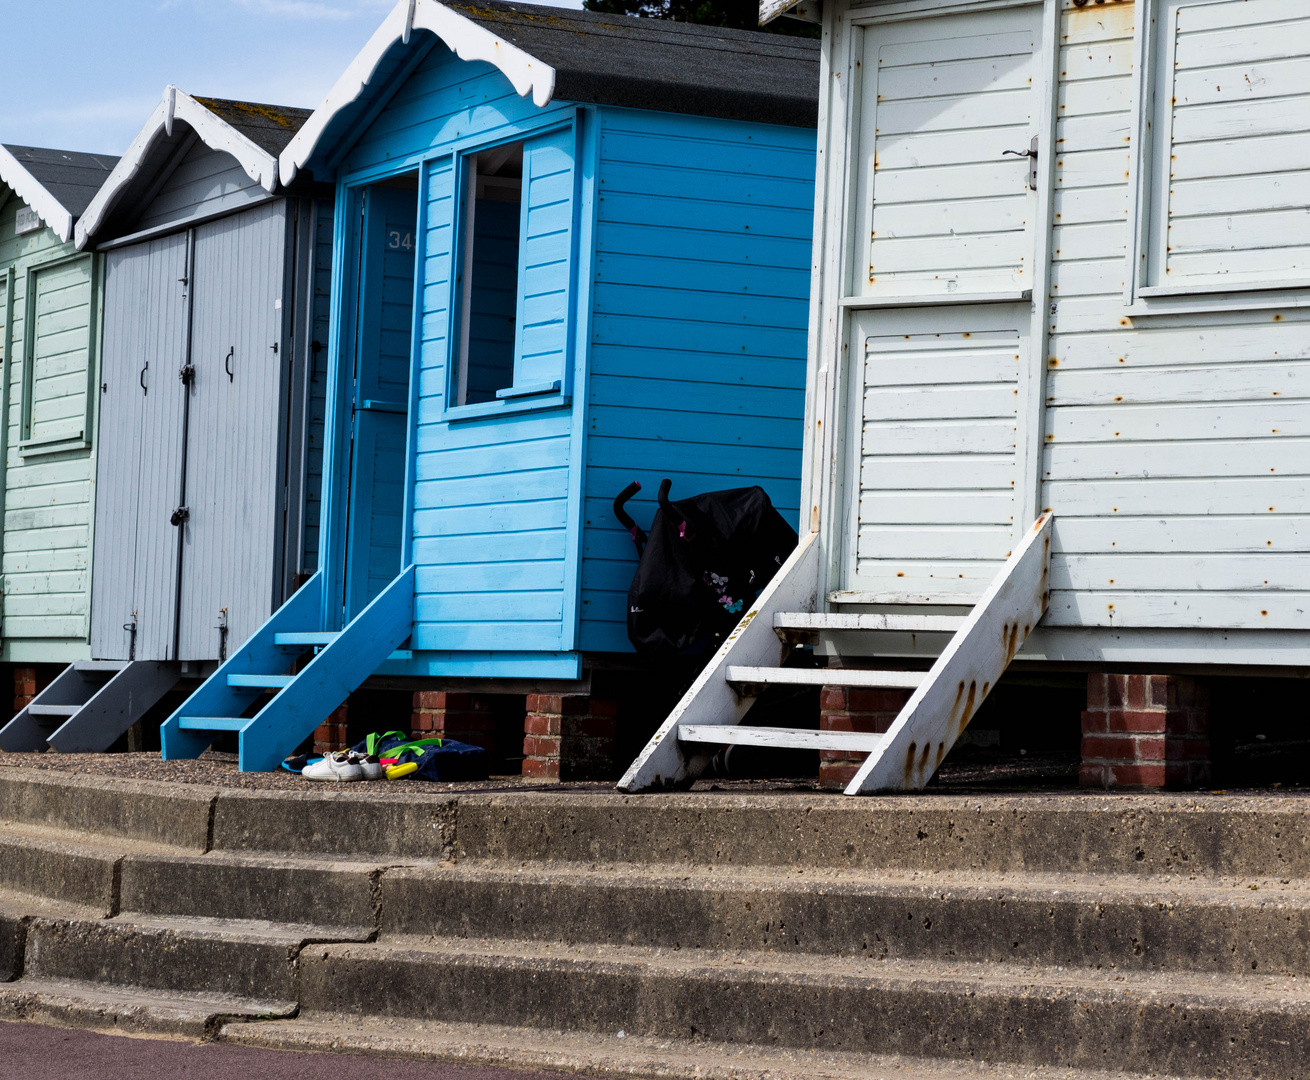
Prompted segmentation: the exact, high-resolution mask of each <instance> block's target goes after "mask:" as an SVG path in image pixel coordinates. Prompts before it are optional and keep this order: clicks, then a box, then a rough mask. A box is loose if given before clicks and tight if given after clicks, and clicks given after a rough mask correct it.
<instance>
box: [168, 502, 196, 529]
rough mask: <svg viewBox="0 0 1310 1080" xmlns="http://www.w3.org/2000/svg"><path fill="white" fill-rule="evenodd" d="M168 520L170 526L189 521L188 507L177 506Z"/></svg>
mask: <svg viewBox="0 0 1310 1080" xmlns="http://www.w3.org/2000/svg"><path fill="white" fill-rule="evenodd" d="M168 520H169V523H170V524H172V525H182V524H185V523H186V522H188V521H190V520H191V508H190V507H188V506H179V507H178V508H177V509H176V510H174V511H173V516H172V517H170V518H169V519H168Z"/></svg>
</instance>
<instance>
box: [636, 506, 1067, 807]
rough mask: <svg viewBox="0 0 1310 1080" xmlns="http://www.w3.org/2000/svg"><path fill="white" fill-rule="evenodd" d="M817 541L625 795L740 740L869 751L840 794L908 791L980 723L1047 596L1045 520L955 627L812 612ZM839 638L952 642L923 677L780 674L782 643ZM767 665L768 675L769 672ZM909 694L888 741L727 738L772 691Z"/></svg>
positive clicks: (950, 621) (657, 740) (753, 615)
mask: <svg viewBox="0 0 1310 1080" xmlns="http://www.w3.org/2000/svg"><path fill="white" fill-rule="evenodd" d="M818 535H819V534H817V533H811V534H810V535H809V536H808V537H806V538H805V539H804V540H802V542H801V543H800V545H799V546H798V547H797V549H796V550H795V551H794V552H793V553H792V556H791V558H790V559H788V561H787V562H786V563H785V564H784V565H783V567H782V569H781V570H780V571H779V572H778V575H777V577H775V578H774V579H773V581H772V582H770V583H769V587H768V588H767V589H766V590H765V591H764V592H763V593H762V594H761V595H760V599H759V602H758V603H757V604H756V606H755V608H754V610H752V611H750V612H748V613H747V614H746V616H745V617H744V618H743V619H742V621H741V622H740V623H738V625H737V628H736V630H734V631H733V633H732V634H731V635H730V636H729V638H728V640H727V641H726V642H724V644H723V647H722V648H721V649H720V650H719V651H718V653H717V654H716V655H715V657H714V659H713V660H712V661H710V663H709V665H708V666H707V667H706V668H705V670H704V671H703V672H702V673H701V675H700V677H699V678H698V679H697V680H696V682H695V683H694V684H693V685H692V687H691V689H690V690H688V691H687V693H686V695H685V696H684V697H683V699H682V701H680V702H679V703H678V706H677V708H676V709H674V711H673V713H672V714H671V715H670V716H669V718H668V719H667V720H666V721H665V722H664V723H663V724H662V725H661V726H660V729H659V730H658V731H657V732H656V733H655V735H654V736H653V737H652V738H651V741H650V742H649V743H648V744H647V745H646V749H645V750H643V751H642V753H641V755H640V756H639V757H638V758H637V760H636V761H635V762H633V764H632V767H631V768H630V769H629V770H628V772H627V775H625V776H624V777H623V779H622V780H621V781H619V788H620V790H622V791H630V792H642V791H656V790H660V789H663V788H682V787H687V786H689V785H690V784H691V783H692V782H693V781H695V779H696V778H697V777H698V776H700V775H701V773H702V772H703V771H704V769H705V767H706V765H707V764H708V762H709V760H710V758H711V757H712V756H713V755H714V753H715V752H716V751H717V749H718V748H719V747H720V746H723V745H729V744H733V743H739V744H740V743H749V744H753V745H760V746H789V747H794V748H796V749H815V748H824V749H847V750H851V751H856V750H858V751H871V752H870V753H869V757H868V758H866V759H865V762H864V764H863V765H862V766H861V767H860V770H859V772H858V773H857V774H856V775H855V778H854V779H853V780H852V781H851V783H850V785H849V786H848V787H847V788H846V794H847V795H863V794H869V793H870V792H874V791H917V790H919V789H921V788H922V787H923V786H924V785H925V784H926V783H927V782H928V781H929V779H931V777H932V775H933V773H934V772H936V771H937V767H938V766H939V765H940V764H941V763H942V759H943V758H945V757H946V755H947V753H948V752H949V751H950V749H951V747H952V746H954V745H955V742H956V740H957V739H958V738H959V737H960V735H961V734H962V733H963V731H964V729H965V728H966V727H968V724H969V721H970V720H971V719H973V717H974V716H975V715H976V714H977V712H978V708H979V706H981V705H982V703H983V701H984V700H985V699H986V697H987V695H988V694H989V693H990V692H991V690H992V688H993V687H995V686H996V683H997V682H998V681H999V679H1000V677H1001V675H1002V674H1003V673H1004V671H1005V669H1006V668H1007V667H1009V665H1010V662H1011V661H1012V660H1013V659H1014V657H1015V654H1016V653H1017V652H1018V651H1019V649H1020V648H1022V647H1023V643H1024V641H1026V640H1027V638H1028V635H1029V634H1030V633H1032V631H1033V628H1034V627H1036V626H1037V624H1038V623H1039V622H1040V621H1041V619H1042V616H1043V615H1044V614H1045V613H1046V606H1047V603H1048V601H1049V598H1050V580H1049V575H1050V557H1051V515H1050V514H1049V513H1046V514H1043V515H1042V517H1040V518H1039V519H1038V520H1037V522H1036V523H1035V524H1034V525H1033V527H1032V528H1031V529H1029V530H1028V533H1027V535H1026V536H1025V537H1024V538H1023V540H1022V542H1021V543H1020V544H1019V546H1018V548H1017V549H1016V550H1015V551H1014V552H1013V554H1011V556H1010V557H1009V559H1008V560H1007V561H1006V563H1005V565H1004V567H1002V569H1001V572H1000V573H999V574H997V576H996V577H995V579H994V580H993V581H992V583H991V585H990V587H989V588H988V589H987V591H986V593H984V594H983V596H982V598H981V599H980V600H979V601H978V603H977V604H976V605H975V606H974V608H973V611H972V612H971V613H970V614H969V615H968V616H966V617H964V618H963V620H962V621H961V620H960V619H958V618H956V617H954V616H940V615H919V614H908V613H907V614H904V615H898V614H892V615H887V614H882V615H846V614H822V613H815V608H816V607H817V581H818V575H817V570H818V552H819V543H818ZM825 630H828V631H839V632H842V633H860V632H863V633H883V632H888V631H892V632H897V631H901V632H903V631H911V632H915V633H929V634H931V633H937V634H945V633H950V634H951V635H952V636H951V638H950V640H949V642H948V643H947V644H946V647H945V648H944V649H943V651H942V652H941V654H940V656H938V658H937V661H936V663H934V664H933V666H932V668H931V670H929V671H928V672H926V673H925V672H913V671H876V670H865V669H860V668H829V669H827V670H822V671H816V670H813V669H793V668H786V667H782V666H780V665H781V664H782V663H783V662H784V660H785V658H786V656H787V653H788V652H789V651H790V648H791V643H792V642H795V641H798V640H801V639H803V638H804V637H805V636H806V635H812V634H815V633H818V632H821V631H825ZM766 665H771V666H766ZM798 684H799V685H805V684H810V685H824V686H862V687H877V688H909V687H915V688H916V689H915V690H914V693H913V694H912V696H911V697H910V699H909V701H908V702H906V704H905V707H904V708H903V709H902V710H901V712H900V715H899V716H898V717H897V718H896V721H895V723H894V724H892V726H891V728H890V730H888V732H887V733H886V734H885V735H879V736H875V737H871V736H869V735H867V734H864V733H849V732H815V731H796V732H791V731H788V730H787V729H764V728H756V729H745V728H738V729H737V730H735V731H732V732H731V733H729V732H724V735H723V737H722V738H721V739H719V740H716V739H715V737H714V731H713V728H714V726H715V725H718V726H723V727H733V726H735V725H738V724H740V723H741V720H742V718H743V717H744V716H745V715H746V712H747V711H748V710H749V709H750V707H751V705H752V704H754V701H755V699H756V698H757V697H759V695H760V694H762V693H763V692H764V690H765V689H766V688H767V687H769V686H772V685H798Z"/></svg>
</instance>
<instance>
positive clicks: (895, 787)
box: [846, 514, 1051, 795]
mask: <svg viewBox="0 0 1310 1080" xmlns="http://www.w3.org/2000/svg"><path fill="white" fill-rule="evenodd" d="M1050 551H1051V516H1050V515H1049V514H1044V515H1043V516H1042V517H1041V518H1039V519H1038V520H1037V522H1036V523H1035V524H1034V525H1033V527H1032V528H1031V529H1029V530H1028V532H1027V535H1026V536H1024V538H1023V540H1022V541H1021V543H1020V544H1019V546H1018V548H1017V550H1016V551H1015V552H1014V554H1013V556H1011V558H1010V559H1009V560H1008V561H1007V562H1006V564H1005V566H1004V568H1003V569H1002V570H1001V572H1000V573H999V574H998V575H997V577H996V580H995V581H994V582H992V585H991V587H990V588H989V589H988V590H987V592H986V594H985V595H984V596H983V598H982V600H981V601H979V603H978V606H977V607H976V608H974V610H973V613H972V614H970V615H969V617H968V619H967V620H966V621H965V624H964V626H963V627H962V628H961V629H960V631H959V632H958V633H957V634H956V635H955V637H954V638H952V639H951V643H950V644H949V645H948V646H947V647H946V649H945V651H943V653H942V654H941V656H940V657H938V659H937V662H936V663H935V664H933V667H932V670H931V671H930V672H929V673H928V677H927V678H926V679H925V680H924V682H923V683H922V684H921V685H920V686H919V688H918V689H917V690H915V692H914V694H913V695H912V696H911V697H910V700H909V701H908V702H906V704H905V708H904V709H902V710H901V714H900V715H899V716H898V717H897V718H896V721H895V723H893V724H892V726H891V729H890V730H889V731H888V732H887V738H886V741H885V742H884V743H882V745H880V746H879V748H878V749H877V750H875V751H874V752H873V753H872V754H870V755H869V757H868V758H867V759H866V760H865V762H864V764H863V765H861V766H860V770H859V772H857V773H856V774H855V777H854V779H853V780H852V781H851V782H850V784H849V786H848V787H847V788H846V794H848V795H859V794H867V793H869V792H873V791H912V790H918V789H921V788H922V787H923V786H924V784H926V783H927V782H928V780H929V778H931V776H932V774H933V773H934V772H935V771H936V770H937V766H939V765H940V764H941V763H942V759H943V758H944V757H945V756H946V754H947V752H948V751H949V750H950V748H951V747H952V746H954V745H955V741H956V740H957V739H958V738H959V737H960V734H961V733H962V732H963V731H964V729H965V728H966V727H967V726H968V724H969V721H970V720H971V719H972V718H973V716H974V714H975V713H976V712H977V710H978V707H979V706H980V705H981V704H982V703H983V701H984V700H986V697H987V695H988V693H989V692H990V691H991V688H992V687H993V686H995V685H996V683H997V681H998V680H999V679H1000V677H1001V675H1002V674H1003V673H1004V671H1005V669H1006V668H1007V667H1008V666H1009V664H1010V661H1011V660H1013V659H1014V656H1015V654H1016V653H1017V652H1018V650H1019V647H1020V646H1021V645H1022V644H1023V642H1024V641H1025V640H1026V639H1027V637H1028V635H1029V634H1030V633H1031V632H1032V629H1033V627H1035V626H1036V625H1037V624H1038V622H1040V621H1041V618H1042V615H1043V613H1044V612H1045V610H1046V603H1047V597H1048V593H1047V582H1048V578H1049V561H1050Z"/></svg>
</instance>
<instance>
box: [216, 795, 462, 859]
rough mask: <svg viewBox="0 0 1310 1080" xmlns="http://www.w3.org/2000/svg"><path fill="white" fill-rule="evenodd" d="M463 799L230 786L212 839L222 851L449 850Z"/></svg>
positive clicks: (434, 855)
mask: <svg viewBox="0 0 1310 1080" xmlns="http://www.w3.org/2000/svg"><path fill="white" fill-rule="evenodd" d="M342 786H350V785H342ZM368 786H369V787H372V785H368ZM457 804H458V799H457V798H454V797H451V796H440V795H428V794H425V793H423V792H422V791H421V790H420V791H414V790H412V789H411V790H409V791H407V792H405V793H403V794H396V795H394V796H385V797H378V796H370V797H369V798H366V799H352V798H350V797H349V794H348V793H347V792H337V791H321V792H320V791H306V792H303V793H302V792H298V791H294V792H285V791H232V790H227V791H223V792H222V793H221V794H220V795H219V798H218V800H217V803H216V805H215V809H214V832H213V846H214V849H215V850H219V851H287V852H304V853H325V854H350V853H358V854H368V855H370V856H373V857H388V856H395V857H398V858H419V859H442V858H448V857H449V855H450V851H451V848H452V846H453V844H454V839H455V816H456V806H457Z"/></svg>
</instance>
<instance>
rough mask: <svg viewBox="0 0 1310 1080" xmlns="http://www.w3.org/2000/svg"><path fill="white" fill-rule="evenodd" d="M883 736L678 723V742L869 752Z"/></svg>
mask: <svg viewBox="0 0 1310 1080" xmlns="http://www.w3.org/2000/svg"><path fill="white" fill-rule="evenodd" d="M884 739H886V736H885V735H879V734H874V733H872V732H866V731H817V730H813V729H810V728H772V727H763V728H762V727H750V726H749V725H746V724H740V725H734V724H679V725H678V741H679V742H694V743H711V744H714V745H717V746H777V747H786V748H790V749H794V750H848V751H872V750H876V749H878V747H879V746H881V745H882V743H883V740H884Z"/></svg>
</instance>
